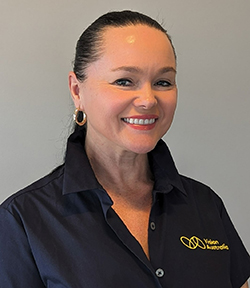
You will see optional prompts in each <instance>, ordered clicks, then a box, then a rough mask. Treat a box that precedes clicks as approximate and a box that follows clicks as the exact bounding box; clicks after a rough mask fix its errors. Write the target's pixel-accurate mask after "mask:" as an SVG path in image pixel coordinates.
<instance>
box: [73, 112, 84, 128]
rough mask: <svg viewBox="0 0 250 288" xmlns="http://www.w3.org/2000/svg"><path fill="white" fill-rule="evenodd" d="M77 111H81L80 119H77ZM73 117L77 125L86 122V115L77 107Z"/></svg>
mask: <svg viewBox="0 0 250 288" xmlns="http://www.w3.org/2000/svg"><path fill="white" fill-rule="evenodd" d="M79 112H82V117H81V118H82V121H78V119H79ZM73 119H74V121H75V122H76V124H78V125H79V126H83V125H84V124H85V123H86V122H87V115H86V113H85V112H83V111H81V110H79V108H77V109H76V110H75V112H74V114H73Z"/></svg>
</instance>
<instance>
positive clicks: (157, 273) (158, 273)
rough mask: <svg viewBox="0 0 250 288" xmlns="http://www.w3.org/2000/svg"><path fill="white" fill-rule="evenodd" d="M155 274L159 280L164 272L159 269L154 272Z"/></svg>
mask: <svg viewBox="0 0 250 288" xmlns="http://www.w3.org/2000/svg"><path fill="white" fill-rule="evenodd" d="M155 274H156V276H157V277H159V278H161V277H163V276H164V270H163V269H161V268H158V269H157V270H156V271H155Z"/></svg>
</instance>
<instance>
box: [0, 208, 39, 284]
mask: <svg viewBox="0 0 250 288" xmlns="http://www.w3.org/2000/svg"><path fill="white" fill-rule="evenodd" d="M0 286H1V287H4V288H44V287H45V286H44V284H43V282H42V280H41V277H40V275H39V272H38V269H37V267H36V264H35V261H34V258H33V256H32V253H31V249H30V246H29V243H28V239H27V237H26V234H25V230H24V228H23V225H22V222H21V221H20V219H18V218H17V217H16V218H15V217H14V216H13V215H12V214H11V213H10V212H9V211H8V210H6V209H5V208H4V207H0Z"/></svg>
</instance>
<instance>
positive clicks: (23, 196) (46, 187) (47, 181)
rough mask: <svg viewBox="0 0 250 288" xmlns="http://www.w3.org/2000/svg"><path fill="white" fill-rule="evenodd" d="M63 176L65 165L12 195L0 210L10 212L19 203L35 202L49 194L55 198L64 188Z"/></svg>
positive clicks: (0, 206)
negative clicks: (31, 200) (30, 200)
mask: <svg viewBox="0 0 250 288" xmlns="http://www.w3.org/2000/svg"><path fill="white" fill-rule="evenodd" d="M63 174H64V164H63V165H61V166H59V167H57V168H55V169H54V170H53V171H52V172H50V173H49V174H48V175H46V176H44V177H42V178H41V179H39V180H37V181H35V182H34V183H32V184H30V185H29V186H27V187H25V188H23V189H21V190H20V191H18V192H16V193H14V194H12V195H11V196H10V197H8V198H7V199H6V200H5V201H4V202H3V203H2V204H1V205H0V208H3V209H4V210H5V209H7V210H8V209H11V207H12V206H13V205H14V206H15V205H16V204H18V203H21V202H25V201H27V199H33V200H34V201H35V199H36V198H41V197H46V194H49V195H50V197H53V196H54V194H55V193H56V192H57V191H58V188H59V187H62V183H63ZM59 190H61V189H59Z"/></svg>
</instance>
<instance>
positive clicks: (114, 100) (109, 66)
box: [70, 25, 177, 154]
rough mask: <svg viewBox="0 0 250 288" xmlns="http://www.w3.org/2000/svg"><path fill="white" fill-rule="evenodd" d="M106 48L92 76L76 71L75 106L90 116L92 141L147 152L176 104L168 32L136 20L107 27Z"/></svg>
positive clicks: (90, 68)
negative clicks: (78, 75) (81, 78)
mask: <svg viewBox="0 0 250 288" xmlns="http://www.w3.org/2000/svg"><path fill="white" fill-rule="evenodd" d="M102 49H103V51H102V54H101V57H100V58H99V59H98V60H96V61H95V62H93V63H91V64H90V65H89V66H88V68H87V70H86V74H87V79H86V80H84V81H83V82H79V81H78V80H77V79H76V77H75V76H74V74H73V72H72V73H71V74H70V87H71V92H72V96H73V100H74V102H75V106H76V107H77V108H79V107H80V109H81V110H84V111H85V112H86V114H87V117H88V120H87V121H88V128H87V138H86V143H87V144H88V145H96V146H97V147H98V146H99V147H102V149H103V148H104V149H106V150H109V151H113V152H115V153H120V152H123V151H130V152H133V153H139V154H141V153H147V152H149V151H151V150H152V149H153V148H154V147H155V145H156V143H157V142H158V140H159V139H160V138H161V137H162V136H163V135H164V134H165V133H166V132H167V131H168V129H169V127H170V125H171V123H172V120H173V116H174V111H175V108H176V100H177V88H176V82H175V76H176V61H175V56H174V52H173V49H172V46H171V44H170V42H169V40H168V38H167V36H166V35H165V34H164V33H163V32H161V31H159V30H157V29H155V28H151V27H149V26H146V25H131V26H126V27H119V28H117V27H110V28H108V29H106V30H105V31H104V32H103V47H102ZM107 152H108V151H107Z"/></svg>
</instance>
